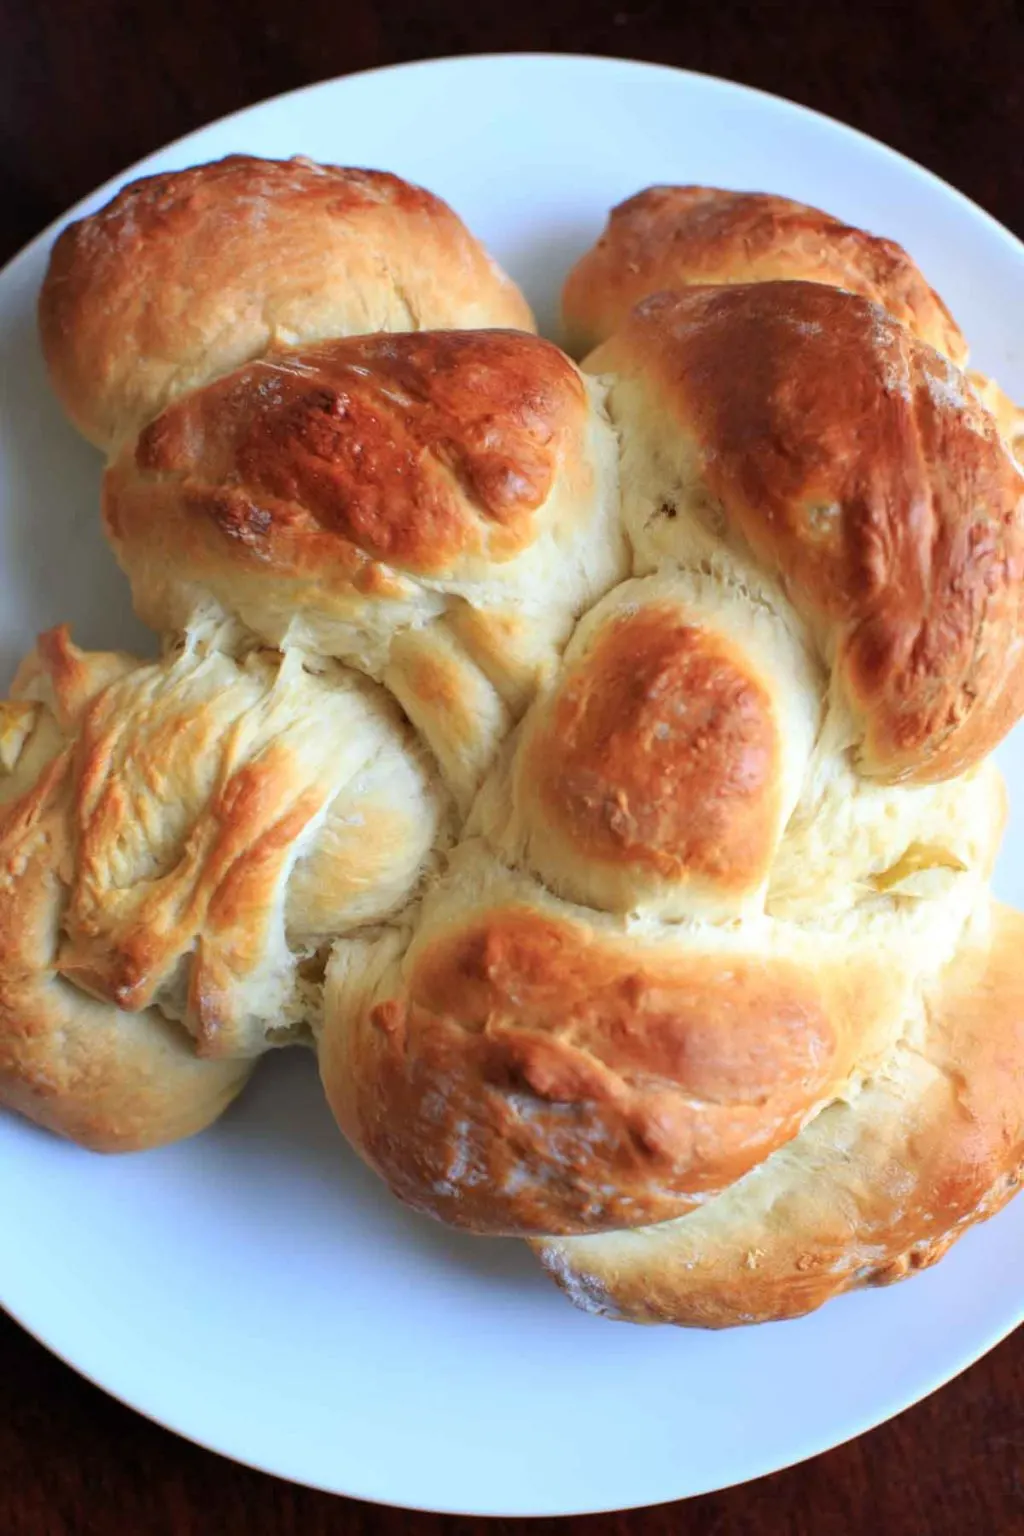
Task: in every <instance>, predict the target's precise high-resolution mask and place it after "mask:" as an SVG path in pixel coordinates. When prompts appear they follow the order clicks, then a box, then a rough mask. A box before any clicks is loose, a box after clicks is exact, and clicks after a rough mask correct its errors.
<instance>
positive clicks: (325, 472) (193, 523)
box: [104, 331, 627, 805]
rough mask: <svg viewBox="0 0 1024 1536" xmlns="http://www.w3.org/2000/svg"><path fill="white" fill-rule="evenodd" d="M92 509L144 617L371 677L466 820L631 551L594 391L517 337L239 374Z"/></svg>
mask: <svg viewBox="0 0 1024 1536" xmlns="http://www.w3.org/2000/svg"><path fill="white" fill-rule="evenodd" d="M104 517H105V523H106V529H107V532H108V534H109V536H110V538H111V541H112V543H113V545H114V548H115V551H116V553H117V555H118V558H119V559H120V561H121V564H122V565H123V566H124V568H125V570H126V571H127V572H128V574H129V577H130V579H131V582H132V589H133V593H134V597H135V604H136V608H137V610H138V612H139V613H140V615H141V616H142V617H143V618H144V619H145V620H146V621H147V622H148V623H149V624H150V625H152V626H153V627H154V628H158V629H164V630H172V631H173V630H175V629H180V628H184V627H186V626H187V625H188V624H189V623H190V622H191V621H192V620H193V618H194V616H195V614H196V613H197V612H198V611H201V610H207V609H209V608H210V607H212V608H214V609H216V610H217V611H219V612H220V613H222V614H230V615H233V616H237V617H238V618H240V619H241V620H242V622H243V623H244V624H246V625H247V626H248V627H249V628H250V629H252V630H253V631H254V632H255V633H256V634H258V635H259V636H260V638H261V639H263V640H265V641H268V642H269V643H270V644H273V645H282V646H289V645H298V646H302V647H303V648H305V649H308V650H311V651H314V652H318V653H320V654H326V655H328V656H333V657H340V658H342V659H343V660H345V661H347V662H349V663H351V664H352V665H354V666H356V667H358V668H359V669H360V670H362V671H365V672H368V673H369V674H370V675H371V676H374V677H377V678H381V679H383V680H384V681H385V682H386V684H387V686H388V687H389V688H391V689H392V690H393V691H394V693H395V695H396V697H397V698H398V699H399V701H400V702H401V704H402V706H403V708H404V709H406V711H407V712H408V714H409V715H410V717H411V718H412V719H413V720H414V721H415V722H416V724H417V727H418V728H419V729H421V730H422V731H423V733H424V735H425V737H426V739H427V742H428V743H429V745H430V746H431V748H432V749H433V751H434V752H435V754H436V756H437V758H438V761H439V763H440V764H441V767H442V770H443V772H444V774H445V777H446V779H447V781H448V783H449V784H450V785H451V786H452V788H453V790H454V791H455V793H456V795H457V796H458V798H459V800H460V802H461V803H462V804H463V805H465V804H468V801H469V800H470V798H471V797H472V794H473V792H474V791H475V789H476V787H477V784H478V783H479V779H480V776H481V774H482V773H483V771H484V769H485V768H486V766H487V764H488V763H489V761H490V759H491V757H492V756H493V753H494V751H495V750H496V748H497V746H498V744H499V743H500V741H501V739H502V738H503V737H504V735H505V734H506V733H507V731H508V729H509V726H510V724H511V722H512V718H513V715H514V712H518V711H519V710H521V709H522V707H523V706H524V704H525V703H526V702H527V700H528V698H529V696H530V694H531V693H532V692H533V691H535V689H536V687H537V685H538V683H539V682H540V681H541V680H542V679H543V678H544V677H545V676H546V675H548V674H550V672H551V671H552V670H553V669H554V666H555V664H556V662H557V657H558V653H559V651H560V649H561V647H562V645H564V643H565V640H566V639H567V637H568V634H569V631H570V629H571V627H572V624H573V622H574V620H575V619H576V617H577V615H578V614H579V613H580V611H581V610H583V609H585V608H586V607H588V606H589V604H590V603H592V602H593V601H594V599H595V597H597V596H598V595H599V594H600V593H601V592H603V591H605V590H606V589H607V587H609V586H610V585H611V584H612V583H613V582H614V581H615V580H617V579H618V578H619V577H620V576H621V575H623V574H625V568H626V560H627V553H626V548H625V542H624V539H623V535H622V530H621V526H620V520H619V508H618V500H617V487H616V482H615V441H614V436H613V434H612V432H611V430H610V428H609V426H608V424H607V422H606V421H605V420H604V418H603V416H602V414H601V412H600V410H599V407H598V404H597V401H596V398H595V392H594V391H593V388H592V387H591V386H588V383H587V381H585V380H584V379H583V377H582V376H581V374H580V373H579V371H578V370H577V369H576V367H575V366H574V364H572V363H571V362H570V361H569V360H568V358H566V357H565V356H564V355H563V354H562V353H561V352H559V351H558V349H557V348H556V347H554V346H552V345H551V344H550V343H549V342H546V341H542V340H540V339H539V338H537V337H534V336H529V335H526V334H524V333H521V332H512V331H475V332H468V331H464V332H459V331H449V332H430V333H423V334H407V335H401V336H387V335H378V336H362V337H349V338H343V339H341V340H336V341H331V342H324V343H322V344H320V345H318V346H316V347H307V348H302V349H300V350H297V351H293V352H282V353H280V354H275V355H273V356H271V357H267V358H264V359H262V360H261V361H259V362H255V363H250V364H248V365H247V366H246V367H244V368H242V369H240V370H238V372H236V373H234V374H231V375H229V376H228V377H227V378H225V379H222V380H219V381H218V382H216V383H214V384H211V385H209V386H207V388H205V389H203V390H198V391H196V392H194V393H193V394H191V395H189V396H187V397H186V398H184V399H182V400H180V401H178V402H177V403H176V404H175V405H172V406H171V407H170V408H169V409H168V410H167V411H165V412H164V413H163V414H162V415H161V416H159V417H158V418H157V419H156V421H154V422H153V423H151V425H150V426H149V427H147V428H146V430H145V431H144V432H143V433H142V434H141V437H140V438H139V440H138V443H137V445H129V446H127V447H126V448H125V449H124V450H123V452H122V453H121V454H120V456H119V457H118V458H117V459H116V460H115V461H114V463H113V464H112V465H111V467H110V469H109V471H108V473H107V476H106V481H105V486H104ZM469 609H472V610H474V611H475V612H474V616H473V617H472V618H470V617H468V614H467V610H469Z"/></svg>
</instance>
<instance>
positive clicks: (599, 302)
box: [562, 187, 967, 365]
mask: <svg viewBox="0 0 1024 1536" xmlns="http://www.w3.org/2000/svg"><path fill="white" fill-rule="evenodd" d="M793 279H803V280H805V281H807V282H811V283H825V284H827V285H828V286H830V287H834V288H845V289H847V290H848V291H849V292H850V293H857V294H860V295H861V297H862V298H865V299H871V300H872V301H873V302H874V303H876V304H878V305H880V306H881V308H882V309H884V310H885V311H886V312H887V313H888V314H890V315H892V316H893V318H894V319H895V320H898V321H900V323H901V324H902V325H905V326H906V327H907V328H908V330H910V331H912V332H913V333H914V335H915V336H918V337H919V338H920V339H921V340H922V341H926V342H928V343H929V345H930V346H933V347H935V348H936V350H937V351H939V352H942V353H944V354H945V356H946V357H949V358H951V359H952V361H953V362H955V363H959V364H961V365H962V364H963V363H964V361H965V360H966V357H967V343H966V342H965V341H964V338H963V336H962V335H961V333H960V329H959V327H958V326H957V324H956V322H955V321H954V319H953V317H952V315H951V314H950V313H949V310H948V309H947V308H946V306H945V304H944V303H943V302H942V300H941V299H940V298H939V296H938V294H937V293H936V292H935V291H934V289H932V288H931V287H929V285H928V283H927V282H926V281H925V279H924V278H923V277H922V275H921V273H920V272H919V270H918V268H917V266H916V265H915V264H914V262H913V261H912V260H911V258H910V257H909V256H908V255H907V253H906V251H905V250H904V249H903V247H902V246H899V245H897V244H896V243H895V241H893V240H883V239H880V238H879V237H878V236H877V235H870V234H868V233H867V232H866V231H865V230H863V229H855V228H853V227H851V226H850V225H849V224H843V223H842V222H841V221H840V220H839V219H835V218H833V217H832V216H831V215H830V214H827V213H822V212H821V210H820V209H818V208H809V207H807V205H806V204H804V203H796V202H793V200H792V199H791V198H788V197H776V196H774V195H773V194H771V193H768V192H727V191H722V190H720V189H718V188H716V187H648V188H647V189H646V190H645V191H643V192H638V193H637V194H636V196H634V197H630V198H628V199H627V200H626V202H624V203H620V204H619V205H618V207H617V208H613V209H612V211H611V214H610V216H609V219H608V224H607V227H606V228H605V230H604V233H603V234H602V235H601V238H600V239H599V240H598V242H597V244H596V245H595V246H594V247H593V248H592V249H591V250H589V251H587V252H586V254H585V255H584V256H582V257H581V258H580V260H579V261H578V262H577V263H576V265H575V266H574V267H573V269H572V271H571V272H570V273H569V276H568V278H567V279H566V282H565V287H564V289H563V292H562V312H563V318H564V324H565V330H566V334H567V337H568V340H569V350H570V351H571V352H573V354H574V355H575V356H577V357H582V356H583V355H584V354H585V353H586V352H589V351H590V350H591V349H592V348H593V347H596V346H597V345H598V344H599V343H600V342H602V341H605V340H606V339H607V338H608V337H609V336H610V335H611V334H612V332H613V331H616V330H618V328H619V326H620V325H621V324H622V322H623V321H624V320H625V318H626V316H627V315H628V313H629V311H630V310H631V309H632V308H633V306H634V305H635V304H638V303H639V302H640V300H641V299H646V298H647V297H648V296H649V295H650V294H652V293H660V292H661V291H662V290H669V289H680V288H687V287H690V286H691V285H692V284H697V285H704V284H716V285H717V284H723V283H761V282H773V281H791V280H793Z"/></svg>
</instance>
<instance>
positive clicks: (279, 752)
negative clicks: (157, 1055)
mask: <svg viewBox="0 0 1024 1536" xmlns="http://www.w3.org/2000/svg"><path fill="white" fill-rule="evenodd" d="M19 684H20V687H21V688H22V689H26V690H28V697H29V698H30V699H33V700H38V701H39V704H40V707H41V709H42V715H43V718H42V720H41V722H39V724H38V725H37V729H39V728H42V727H43V726H48V727H49V729H51V731H52V730H54V722H55V721H58V722H59V726H60V729H59V730H57V731H55V735H56V743H55V745H56V748H57V750H58V752H59V762H60V763H61V765H62V768H61V774H62V777H61V781H60V784H61V788H60V795H59V803H55V806H54V809H53V811H52V815H51V821H52V822H53V825H52V826H51V827H50V830H49V832H48V833H47V837H48V840H49V844H50V845H51V846H52V847H53V850H54V851H53V857H54V861H55V862H54V867H53V870H52V871H51V880H52V885H53V890H54V900H55V901H56V900H58V899H59V919H60V922H59V932H58V933H57V934H56V935H55V936H54V938H53V941H52V946H53V955H52V958H48V959H47V960H46V962H45V964H46V965H47V966H50V967H52V969H53V981H54V984H55V985H56V986H59V987H60V988H62V989H63V991H62V995H67V996H69V997H72V996H74V995H75V992H74V989H77V991H78V992H79V993H82V994H88V995H89V996H90V997H93V998H96V999H98V1000H100V1001H101V1002H104V1003H107V1004H110V1005H113V1007H115V1008H118V1009H121V1010H124V1011H125V1012H130V1013H137V1012H140V1011H141V1010H144V1009H146V1008H150V1007H153V1006H156V1007H159V1008H160V1009H161V1010H162V1011H163V1012H164V1013H170V1014H171V1016H172V1017H174V1018H176V1019H180V1020H181V1022H182V1023H183V1024H184V1025H185V1026H186V1028H187V1029H188V1031H189V1032H190V1033H191V1034H192V1036H193V1037H194V1040H195V1050H196V1051H197V1052H198V1054H199V1055H204V1056H210V1057H235V1056H251V1055H256V1054H259V1053H260V1052H261V1051H263V1050H266V1049H267V1047H268V1044H269V1043H270V1042H272V1041H274V1040H277V1039H281V1040H287V1039H288V1038H290V1037H293V1036H294V1035H295V1034H296V1033H297V1032H298V1031H299V1030H300V1028H301V1027H302V1026H303V1025H305V1026H306V1027H307V1029H308V1026H309V1025H310V1024H311V1023H312V1021H313V1019H312V1015H311V1013H310V1012H309V1011H308V1009H309V1008H310V1007H312V1008H313V1009H314V1010H315V1008H316V1006H317V1005H318V999H316V998H313V999H311V998H310V996H309V993H308V989H307V988H306V987H305V986H304V973H303V965H304V962H305V961H307V960H308V959H309V958H311V957H312V956H313V955H315V954H316V952H317V951H318V950H321V949H322V948H323V947H324V945H325V944H326V943H328V942H329V941H330V939H332V938H333V937H335V936H336V935H337V934H339V933H342V932H344V931H346V930H349V929H351V928H353V927H358V926H360V925H361V924H362V923H365V922H367V921H373V920H376V919H379V918H381V917H384V916H386V915H387V914H388V913H390V912H391V911H392V910H393V909H394V908H395V907H396V906H401V905H403V904H404V903H405V902H406V901H407V900H408V897H409V895H410V892H411V890H412V888H413V887H414V885H415V883H416V880H417V879H418V877H419V875H420V872H421V869H422V866H423V863H424V860H425V858H426V857H427V856H428V854H429V853H430V851H431V848H432V844H433V842H434V839H435V835H436V833H437V830H438V823H439V812H440V806H439V804H438V799H437V797H436V795H435V792H434V791H433V789H432V788H431V786H430V785H429V783H428V781H427V777H426V774H425V772H424V769H423V766H422V765H421V763H420V762H419V761H418V760H417V757H416V755H415V753H414V751H412V750H410V748H409V745H408V743H407V738H406V735H405V733H404V731H403V729H402V726H401V723H400V722H399V720H398V718H397V711H396V710H395V709H394V707H393V705H391V703H390V701H389V700H387V699H386V697H385V696H383V695H382V694H381V693H380V691H379V690H377V689H375V688H373V687H372V685H369V684H367V683H365V682H364V681H363V680H362V679H358V678H354V677H352V676H351V674H344V673H342V672H340V670H338V669H335V671H334V672H331V671H330V670H329V669H325V671H324V675H321V676H317V677H314V676H312V675H311V674H310V673H309V672H307V670H306V669H305V668H304V667H303V665H302V662H301V658H299V657H291V658H287V659H282V658H280V657H268V656H266V655H261V654H258V653H249V654H243V655H241V656H240V657H237V658H236V657H234V656H231V655H228V654H225V653H224V652H221V651H218V650H216V649H215V648H213V647H212V646H210V645H209V644H207V643H206V642H205V641H201V640H200V639H199V637H196V636H191V637H189V639H188V641H187V642H186V643H185V644H184V645H183V646H181V647H180V648H178V649H177V650H176V651H172V652H170V653H169V654H168V655H167V656H165V658H164V659H163V660H162V661H160V662H156V663H152V664H140V663H133V662H131V661H129V660H127V659H124V658H103V657H98V658H93V657H90V656H89V655H88V654H87V653H85V652H81V651H78V650H77V649H76V648H75V647H74V646H72V645H71V643H70V641H69V639H68V636H67V633H66V631H63V630H61V631H55V632H52V633H51V634H49V635H47V636H44V637H43V639H42V641H41V643H40V646H39V648H38V651H37V653H36V656H35V657H34V658H33V660H32V662H31V663H30V664H29V665H28V666H26V667H23V668H22V673H21V677H20V679H19ZM23 750H24V751H25V752H27V753H28V754H29V757H30V758H31V747H30V746H28V745H27V746H26V747H25V748H24V749H23ZM42 766H43V773H42V778H41V779H40V782H42V780H43V779H45V777H46V773H48V772H53V771H55V770H53V769H52V767H46V766H45V765H42ZM32 772H33V763H32V762H31V761H29V762H27V763H26V767H25V775H26V778H27V783H26V784H25V785H24V786H21V785H17V786H15V793H14V794H13V795H12V797H11V799H10V805H11V815H12V816H14V817H15V819H16V820H17V816H18V815H19V814H20V813H19V805H20V803H21V801H20V797H19V793H18V790H19V789H21V788H23V789H24V792H25V793H27V796H28V799H27V801H26V804H27V805H29V806H31V805H32V804H34V801H33V799H32V797H33V796H34V795H37V794H38V793H40V792H41V791H39V789H38V785H37V784H36V783H35V781H34V780H33V779H32ZM58 822H59V826H60V837H59V845H58V837H57V832H56V831H55V830H54V827H56V825H57V824H58ZM12 857H13V856H12ZM15 873H16V871H15ZM8 895H9V901H10V910H11V914H12V915H11V919H10V920H11V922H12V924H13V923H14V922H16V916H17V911H18V907H19V903H20V902H21V901H22V900H23V899H24V900H26V901H29V900H31V894H29V895H25V896H24V897H23V896H22V893H21V890H20V886H19V884H18V881H17V879H16V878H15V879H13V880H12V882H11V885H10V888H9V892H8ZM40 963H42V962H40ZM83 1004H84V998H83ZM125 1027H127V1025H126V1026H125ZM54 1050H55V1052H56V1053H57V1054H58V1056H59V1050H60V1047H59V1043H58V1044H55V1046H54Z"/></svg>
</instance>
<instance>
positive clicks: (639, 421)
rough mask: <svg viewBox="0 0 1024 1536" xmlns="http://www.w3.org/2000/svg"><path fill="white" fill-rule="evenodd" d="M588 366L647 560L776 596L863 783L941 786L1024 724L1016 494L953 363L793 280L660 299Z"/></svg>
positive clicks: (857, 307) (1002, 453) (850, 298)
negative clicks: (839, 722)
mask: <svg viewBox="0 0 1024 1536" xmlns="http://www.w3.org/2000/svg"><path fill="white" fill-rule="evenodd" d="M587 367H588V368H589V369H592V370H593V371H594V372H595V373H599V374H601V375H603V376H605V377H606V378H607V379H608V380H609V381H610V384H611V391H610V396H609V408H610V411H611V414H612V417H613V420H614V421H615V423H616V425H617V426H618V428H619V430H620V432H621V433H622V435H623V438H624V441H625V442H626V443H627V445H628V446H627V450H626V452H627V456H629V457H628V458H627V464H626V466H624V513H625V517H626V521H627V527H628V529H629V531H630V533H631V534H632V536H633V539H634V542H635V545H636V548H637V551H638V555H639V558H640V560H641V561H649V562H651V563H652V564H653V563H654V562H656V561H657V560H658V559H659V558H663V557H665V556H668V557H669V558H671V559H675V560H678V561H679V562H680V563H682V564H687V563H691V562H693V561H695V560H700V559H701V558H704V559H707V558H718V559H721V558H723V557H725V558H729V557H731V559H732V561H733V562H734V566H733V569H735V570H736V572H737V574H738V576H739V577H740V579H747V580H748V581H750V582H751V583H753V584H754V585H757V584H758V583H759V582H760V583H763V580H764V577H765V576H768V577H769V578H771V579H773V580H774V582H775V583H776V584H777V587H778V588H781V591H782V592H783V593H784V595H785V597H786V599H788V601H789V602H790V603H791V604H792V605H793V607H794V608H795V609H796V611H797V613H798V614H799V616H800V617H801V618H802V619H803V620H804V621H805V623H806V624H807V625H808V626H809V628H810V630H811V632H812V634H813V635H814V636H815V637H816V639H817V644H818V648H819V650H820V653H821V655H822V656H823V658H824V659H825V660H826V661H827V662H828V663H829V664H830V666H831V668H832V672H833V681H834V684H835V685H836V691H837V693H838V699H839V701H841V703H842V705H843V706H844V707H845V708H846V709H847V710H848V711H849V714H850V716H851V740H852V742H853V744H854V745H855V747H856V750H857V756H858V764H859V766H860V768H861V770H862V771H863V772H865V773H867V774H869V775H873V776H877V777H880V778H884V779H889V780H916V781H934V780H937V779H941V778H944V777H949V776H952V775H954V774H957V773H960V772H962V771H963V770H964V769H965V768H967V767H969V766H970V765H971V764H972V763H975V762H977V761H979V760H980V759H981V758H982V757H983V756H985V755H986V754H987V753H989V752H991V751H992V750H993V748H994V747H995V746H996V745H997V744H998V742H999V741H1000V740H1001V739H1002V738H1003V736H1004V735H1005V734H1006V732H1007V730H1008V729H1009V728H1010V726H1011V724H1012V723H1013V722H1014V721H1015V720H1016V719H1018V718H1019V716H1020V713H1021V710H1022V707H1024V640H1022V636H1024V615H1022V605H1024V477H1022V475H1021V473H1020V471H1019V470H1018V469H1017V467H1016V466H1015V464H1014V462H1013V460H1012V459H1011V457H1010V455H1009V454H1008V453H1007V452H1006V449H1005V447H1004V445H1003V443H1002V441H1001V439H1000V437H999V434H998V432H997V430H996V426H995V422H994V420H993V418H992V417H991V416H990V414H989V413H988V412H987V411H986V410H984V409H983V408H982V406H981V405H980V404H979V403H978V401H977V399H976V397H975V395H974V393H973V391H972V390H971V389H970V388H969V387H968V386H967V385H966V382H965V380H964V378H963V376H962V375H961V374H959V373H958V372H957V370H956V369H955V368H954V367H953V366H952V364H950V363H949V362H947V361H946V359H945V358H943V357H940V356H939V354H938V353H936V352H934V351H933V350H932V349H931V348H929V347H927V346H925V345H924V344H923V343H920V342H917V341H915V340H914V338H913V337H912V336H911V335H910V333H909V332H908V331H906V330H904V329H903V328H902V327H900V326H897V325H895V324H894V323H893V322H892V321H891V320H890V319H889V318H888V317H887V316H886V315H885V314H884V313H883V312H882V311H881V310H880V309H879V308H878V307H877V306H876V305H874V304H871V303H869V302H868V301H867V300H864V299H861V298H858V297H856V296H854V295H852V294H847V293H842V292H840V291H838V290H836V289H831V288H826V287H823V286H821V285H819V284H812V283H798V282H788V283H759V284H754V285H750V286H746V287H744V286H739V285H736V286H732V287H717V288H691V289H688V290H686V291H685V292H684V293H680V294H662V295H659V296H656V297H654V298H652V299H647V300H645V301H644V302H643V303H642V304H640V305H638V306H637V308H636V309H635V310H634V311H633V313H632V314H631V316H630V317H629V319H628V320H627V322H626V323H625V325H624V326H623V328H622V330H620V331H619V332H618V333H617V334H616V335H615V336H614V337H613V338H612V339H611V340H610V341H608V342H607V343H605V345H604V346H603V347H601V348H599V350H598V351H597V352H596V353H594V354H593V355H592V356H591V357H590V358H589V359H588V362H587ZM630 458H632V459H635V460H641V461H643V463H644V465H645V466H646V483H645V482H644V469H643V468H638V469H637V470H636V471H635V472H632V464H631V463H630Z"/></svg>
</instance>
